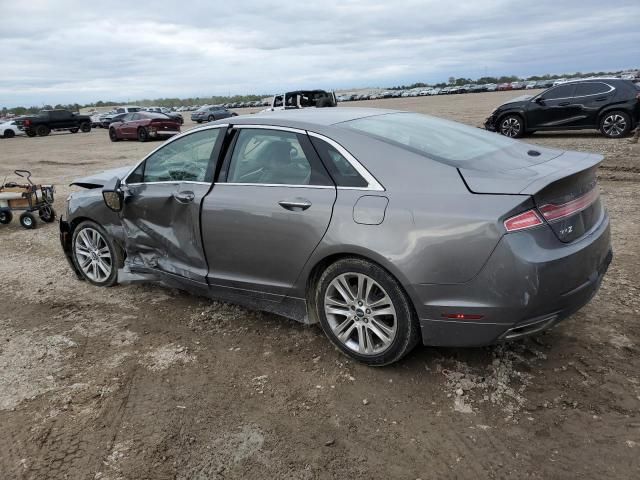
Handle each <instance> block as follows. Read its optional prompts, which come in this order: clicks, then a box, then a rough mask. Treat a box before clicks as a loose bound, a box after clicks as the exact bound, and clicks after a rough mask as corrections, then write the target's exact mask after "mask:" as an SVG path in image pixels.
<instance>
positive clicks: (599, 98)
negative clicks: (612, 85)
mask: <svg viewBox="0 0 640 480" xmlns="http://www.w3.org/2000/svg"><path fill="white" fill-rule="evenodd" d="M606 99H607V97H598V98H596V102H604V101H605V100H606Z"/></svg>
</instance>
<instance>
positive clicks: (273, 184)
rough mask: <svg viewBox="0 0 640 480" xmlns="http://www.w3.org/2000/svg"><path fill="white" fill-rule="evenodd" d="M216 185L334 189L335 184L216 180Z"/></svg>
mask: <svg viewBox="0 0 640 480" xmlns="http://www.w3.org/2000/svg"><path fill="white" fill-rule="evenodd" d="M213 185H214V186H216V185H229V186H232V187H285V188H315V189H332V190H335V188H336V187H335V186H333V185H291V184H289V183H239V182H228V183H227V182H216V183H214V184H213Z"/></svg>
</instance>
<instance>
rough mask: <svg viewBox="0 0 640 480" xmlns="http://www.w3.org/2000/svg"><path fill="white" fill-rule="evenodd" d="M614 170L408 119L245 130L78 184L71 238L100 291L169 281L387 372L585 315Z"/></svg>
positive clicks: (253, 122)
mask: <svg viewBox="0 0 640 480" xmlns="http://www.w3.org/2000/svg"><path fill="white" fill-rule="evenodd" d="M601 160H602V157H601V156H598V155H593V154H586V153H577V152H565V151H560V150H553V149H550V148H544V147H540V146H533V145H528V144H526V143H522V142H519V141H517V140H513V139H510V138H506V137H501V136H497V135H494V134H490V133H487V132H485V131H482V130H480V129H477V128H472V127H468V126H464V125H461V124H458V123H455V122H450V121H446V120H441V119H438V118H434V117H429V116H425V115H419V114H415V113H407V112H398V111H392V110H376V109H358V108H332V109H313V110H287V111H282V112H273V113H265V114H262V115H257V116H256V115H254V116H244V117H243V116H241V117H234V118H231V119H225V120H221V121H218V122H216V123H211V124H208V125H207V126H205V127H201V128H196V129H193V130H190V131H188V132H185V133H183V134H181V135H179V136H176V137H174V138H173V139H171V140H169V141H168V142H166V143H165V144H163V145H162V146H160V147H159V148H157V149H156V150H155V151H153V152H152V153H150V154H149V155H148V156H147V157H146V158H144V159H143V160H142V161H141V162H140V163H138V164H137V165H135V166H132V167H128V168H123V169H119V170H115V171H109V172H103V173H102V174H100V175H96V176H93V177H87V178H84V179H79V180H76V181H75V182H74V184H75V185H78V186H80V187H84V188H85V189H84V190H81V191H78V192H75V193H73V194H71V196H70V197H69V200H68V205H67V209H66V214H65V215H64V217H63V218H62V219H61V221H60V229H61V242H62V247H63V249H64V252H65V254H66V256H67V258H68V259H69V263H70V265H71V266H72V268H73V269H74V271H75V272H76V273H77V275H78V278H80V279H83V280H86V281H88V282H90V283H92V284H94V285H97V286H111V285H114V284H116V283H117V282H121V283H126V282H131V281H138V280H140V281H152V282H161V283H163V284H165V285H170V286H172V287H177V288H181V289H185V290H188V291H190V292H193V293H195V294H199V295H203V296H207V297H210V298H214V299H218V300H223V301H229V302H234V303H238V304H242V305H245V306H248V307H250V308H255V309H260V310H266V311H270V312H274V313H277V314H280V315H283V316H285V317H289V318H292V319H295V320H298V321H301V322H305V323H316V322H319V323H320V325H321V327H322V329H323V330H324V332H325V333H326V335H327V336H328V337H329V339H330V340H331V341H332V342H333V343H334V344H335V345H336V346H337V347H338V348H339V349H340V350H341V351H342V352H344V353H345V354H347V355H349V356H350V357H352V358H354V359H356V360H359V361H362V362H365V363H367V364H370V365H385V364H389V363H392V362H394V361H397V360H398V359H400V358H401V357H403V356H404V355H406V354H407V353H408V352H409V351H410V350H411V349H412V348H413V347H414V346H415V345H416V344H417V343H419V342H422V343H423V344H425V345H440V346H480V345H488V344H492V343H496V342H500V341H505V340H510V339H515V338H520V337H522V336H525V335H530V334H534V333H536V332H540V331H542V330H545V329H547V328H549V327H551V326H553V325H555V324H556V323H558V322H559V321H560V320H562V319H564V318H566V317H567V316H569V315H570V314H571V313H573V312H575V311H576V310H578V309H579V308H581V307H582V306H583V305H585V304H586V303H587V302H588V301H589V300H590V299H591V298H592V297H593V295H594V294H595V293H596V291H597V290H598V288H599V286H600V283H601V280H602V278H603V276H604V274H605V272H606V270H607V267H608V265H609V263H610V261H611V258H612V252H611V246H610V238H609V217H608V215H607V213H606V210H605V209H604V207H603V205H602V202H601V200H600V196H599V189H598V185H597V182H596V169H597V166H598V164H599V163H600V162H601Z"/></svg>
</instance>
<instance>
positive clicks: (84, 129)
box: [80, 122, 91, 133]
mask: <svg viewBox="0 0 640 480" xmlns="http://www.w3.org/2000/svg"><path fill="white" fill-rule="evenodd" d="M80 130H82V133H89V132H90V131H91V124H90V123H89V122H82V124H80Z"/></svg>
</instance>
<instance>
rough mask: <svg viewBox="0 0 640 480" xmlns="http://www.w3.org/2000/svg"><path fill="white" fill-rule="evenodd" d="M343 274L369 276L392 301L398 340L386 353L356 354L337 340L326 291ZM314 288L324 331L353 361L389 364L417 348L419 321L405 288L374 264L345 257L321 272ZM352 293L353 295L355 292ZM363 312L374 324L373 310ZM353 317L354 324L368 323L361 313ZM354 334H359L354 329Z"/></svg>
mask: <svg viewBox="0 0 640 480" xmlns="http://www.w3.org/2000/svg"><path fill="white" fill-rule="evenodd" d="M344 274H347V275H358V274H362V275H365V276H367V277H369V279H372V280H373V281H374V282H376V283H377V284H378V285H379V286H380V287H382V289H383V292H382V293H386V295H387V296H388V297H389V298H390V300H391V304H392V306H393V309H394V310H395V329H396V331H395V337H394V338H393V339H392V340H391V341H390V344H389V345H388V346H387V347H385V349H384V350H382V351H380V352H378V353H370V354H361V353H358V352H356V351H354V350H353V349H352V348H350V347H349V346H347V344H346V343H343V341H341V340H340V339H339V338H338V336H337V335H336V334H335V333H334V331H333V329H332V327H331V324H330V321H329V319H328V318H327V314H326V312H325V296H326V295H327V290H328V289H329V288H330V286H331V284H332V282H333V281H334V280H336V279H337V278H339V277H340V276H341V275H344ZM312 288H314V289H315V290H314V292H313V296H314V299H313V302H314V305H315V309H316V314H317V316H318V318H319V319H320V325H321V327H322V330H323V331H324V333H325V335H326V336H327V337H328V338H329V340H330V341H331V342H332V343H333V344H334V345H335V346H336V347H337V348H338V350H340V351H341V352H342V353H344V354H345V355H347V356H348V357H350V358H353V359H355V360H358V361H359V362H362V363H365V364H367V365H370V366H383V365H389V364H391V363H393V362H396V361H398V360H400V359H401V358H402V357H404V356H405V355H407V354H408V353H409V352H410V351H411V350H412V349H413V348H414V347H415V346H416V344H417V343H418V341H419V339H420V330H419V322H418V319H417V315H416V313H415V310H414V308H413V305H412V303H411V301H410V299H409V297H408V296H407V294H406V293H405V292H404V290H403V288H402V286H401V285H400V284H399V283H398V281H397V280H396V279H395V278H393V276H392V275H390V274H389V273H388V272H387V271H386V270H384V269H383V268H382V267H380V266H378V265H376V264H375V263H372V262H369V261H367V260H363V259H360V258H344V259H341V260H338V261H337V262H335V263H333V264H331V265H330V266H329V267H327V269H326V270H325V271H324V272H323V273H322V275H321V276H320V278H319V279H318V281H317V283H316V284H315V285H314V286H313V287H312ZM374 288H375V287H374ZM351 293H353V291H352V292H351ZM365 300H366V299H365ZM365 305H366V304H365ZM350 308H351V310H352V311H356V312H357V310H360V308H357V309H356V307H355V306H352V307H350ZM362 308H364V307H362ZM372 309H373V305H372ZM361 313H362V316H365V315H371V316H372V320H371V322H372V323H373V313H372V312H371V311H369V310H367V312H366V314H365V313H364V311H362V312H361ZM351 315H352V317H353V318H354V321H353V323H357V322H356V321H355V320H356V319H358V320H359V321H360V322H363V321H364V322H367V318H366V316H365V317H364V318H362V316H360V313H358V314H357V315H356V314H351ZM357 317H359V318H357ZM378 323H379V322H378ZM346 330H348V329H346ZM354 333H356V331H355V330H354Z"/></svg>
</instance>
